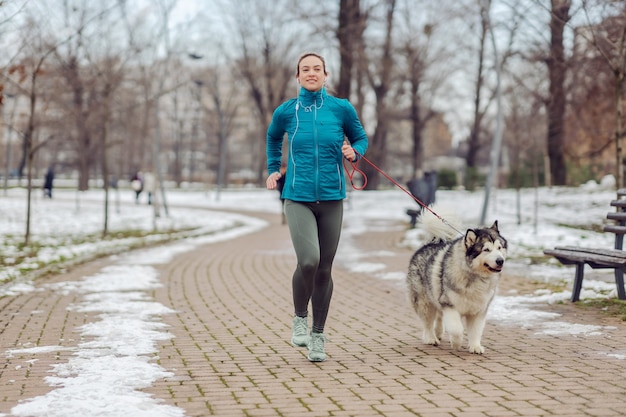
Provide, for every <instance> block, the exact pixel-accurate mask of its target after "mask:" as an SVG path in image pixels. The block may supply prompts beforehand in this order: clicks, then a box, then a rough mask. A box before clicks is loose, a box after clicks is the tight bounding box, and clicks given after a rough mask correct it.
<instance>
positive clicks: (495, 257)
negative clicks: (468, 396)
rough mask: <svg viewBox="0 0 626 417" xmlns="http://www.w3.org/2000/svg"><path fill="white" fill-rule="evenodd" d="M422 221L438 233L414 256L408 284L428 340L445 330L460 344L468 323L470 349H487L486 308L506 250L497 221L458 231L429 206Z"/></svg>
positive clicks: (431, 342)
mask: <svg viewBox="0 0 626 417" xmlns="http://www.w3.org/2000/svg"><path fill="white" fill-rule="evenodd" d="M457 223H458V222H457ZM450 225H452V223H450ZM420 226H421V227H423V228H424V229H425V230H426V232H428V233H430V234H432V235H433V236H434V238H433V240H432V241H431V242H430V243H427V244H425V245H424V246H422V247H421V248H420V249H418V250H417V251H416V252H415V254H414V255H413V257H412V258H411V262H410V263H409V272H408V274H407V284H408V287H409V296H410V301H411V303H412V305H413V308H414V309H415V311H416V312H417V315H418V316H419V318H420V319H421V321H422V322H423V325H424V334H423V341H424V343H426V344H429V345H439V344H440V342H441V339H442V337H443V333H444V331H445V332H447V333H448V335H449V337H450V344H451V346H452V348H453V349H460V348H461V344H462V342H463V331H464V326H465V329H466V330H467V337H468V342H469V351H470V352H471V353H478V354H482V353H484V352H485V348H484V347H483V346H482V345H481V344H480V340H481V337H482V333H483V330H484V327H485V319H486V315H487V309H488V308H489V304H491V301H492V300H493V297H494V296H495V294H496V289H497V286H498V280H499V278H500V272H501V271H502V267H503V266H504V260H505V258H506V252H507V242H506V239H505V238H504V237H502V236H501V235H500V232H499V230H498V221H497V220H496V221H495V222H494V223H493V225H492V226H491V227H483V228H476V229H467V231H466V232H465V236H457V232H456V231H455V229H454V228H453V227H450V226H449V225H446V224H444V223H443V222H442V221H441V220H440V219H438V218H436V217H435V216H434V215H432V214H430V213H429V212H428V210H424V212H423V213H422V216H421V218H420ZM459 234H460V232H459Z"/></svg>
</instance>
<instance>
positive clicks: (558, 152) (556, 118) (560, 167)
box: [546, 0, 572, 185]
mask: <svg viewBox="0 0 626 417" xmlns="http://www.w3.org/2000/svg"><path fill="white" fill-rule="evenodd" d="M550 4H551V18H550V35H551V39H550V53H549V55H548V59H547V62H546V63H547V65H548V76H549V78H550V96H549V98H548V108H547V110H548V137H547V143H548V157H549V159H550V177H551V183H552V184H554V185H565V183H566V181H567V168H566V166H565V156H564V149H563V141H564V140H563V136H564V129H563V128H564V120H565V76H566V68H567V63H566V59H565V52H564V46H563V32H564V28H565V25H566V24H567V22H568V21H569V19H570V15H569V10H570V7H571V5H572V3H571V1H570V0H551V3H550Z"/></svg>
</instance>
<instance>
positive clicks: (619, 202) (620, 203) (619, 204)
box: [611, 199, 626, 208]
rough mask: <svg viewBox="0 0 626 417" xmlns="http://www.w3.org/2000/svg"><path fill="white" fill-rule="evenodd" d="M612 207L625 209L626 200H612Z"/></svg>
mask: <svg viewBox="0 0 626 417" xmlns="http://www.w3.org/2000/svg"><path fill="white" fill-rule="evenodd" d="M611 206H613V207H621V208H624V207H626V199H621V200H612V201H611Z"/></svg>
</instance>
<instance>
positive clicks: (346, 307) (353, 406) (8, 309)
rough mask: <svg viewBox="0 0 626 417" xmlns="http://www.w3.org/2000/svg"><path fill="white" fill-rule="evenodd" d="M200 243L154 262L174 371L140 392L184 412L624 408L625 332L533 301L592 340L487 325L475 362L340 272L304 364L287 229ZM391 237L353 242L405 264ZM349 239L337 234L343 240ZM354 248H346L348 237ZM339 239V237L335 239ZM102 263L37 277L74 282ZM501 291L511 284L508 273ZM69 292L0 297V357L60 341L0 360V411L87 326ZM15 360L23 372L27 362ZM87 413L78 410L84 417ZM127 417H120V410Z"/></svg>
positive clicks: (373, 286) (32, 389)
mask: <svg viewBox="0 0 626 417" xmlns="http://www.w3.org/2000/svg"><path fill="white" fill-rule="evenodd" d="M266 218H268V219H269V220H270V221H271V226H270V227H269V228H266V229H264V230H262V231H260V232H257V233H254V234H252V235H248V236H244V237H240V238H236V239H233V240H230V241H226V242H220V243H218V244H212V245H206V246H204V247H201V248H198V249H196V250H193V251H191V252H187V253H184V254H182V255H179V256H178V257H176V258H175V259H174V260H173V261H172V262H170V263H168V264H167V265H162V266H159V267H158V268H159V270H160V272H161V281H162V282H163V284H165V285H164V286H163V288H161V289H158V290H156V291H154V292H153V294H152V295H153V296H154V298H155V300H156V301H158V302H160V303H162V304H164V305H166V306H168V307H170V308H172V309H174V310H175V311H176V313H175V314H170V315H166V316H164V317H163V320H164V322H166V323H167V324H168V325H169V326H170V328H169V331H170V332H171V333H172V334H174V335H175V338H172V339H170V340H167V341H164V342H163V341H162V342H159V353H158V355H159V361H158V363H159V364H160V365H161V366H162V367H164V368H165V369H167V370H168V371H171V372H173V373H174V375H175V376H174V377H173V378H168V379H167V380H160V381H158V382H157V383H155V384H154V385H153V386H152V387H151V388H149V389H147V390H146V392H149V393H150V394H152V395H153V396H154V397H155V398H159V399H162V400H164V401H165V402H166V403H168V404H171V405H175V406H177V407H179V408H182V409H184V410H185V413H186V415H187V416H211V415H215V416H288V417H291V416H358V417H362V416H427V417H444V416H446V417H448V416H463V417H472V416H568V417H576V416H621V415H624V414H625V413H626V366H625V365H626V326H625V325H624V323H623V322H621V321H619V320H618V319H615V318H609V317H605V316H603V315H601V314H600V313H596V312H590V311H585V312H583V311H582V310H581V309H579V308H578V307H575V306H571V305H568V304H563V305H555V306H551V307H545V308H546V309H550V310H552V311H558V312H559V313H561V314H563V316H562V317H560V318H559V320H560V321H568V322H571V323H579V324H595V325H600V326H605V327H604V328H603V330H602V332H601V334H599V335H583V336H580V335H579V336H571V335H547V334H545V333H541V332H537V331H536V329H534V328H533V326H532V325H528V326H520V325H503V324H500V323H499V322H497V321H493V320H492V321H490V322H489V323H488V325H487V327H486V329H485V336H484V339H483V342H484V343H483V344H484V346H485V347H486V351H485V354H484V355H482V356H479V355H471V354H469V353H467V352H465V351H462V352H454V351H451V350H450V349H449V348H448V346H447V345H444V347H441V348H440V347H432V346H426V345H423V344H422V343H421V340H420V336H421V327H420V325H419V324H418V322H417V319H416V316H415V313H414V312H413V311H412V310H411V309H410V307H409V305H408V303H407V300H406V295H405V291H404V286H403V285H402V283H400V282H398V281H394V280H381V279H376V278H372V277H371V276H368V275H367V274H365V273H363V274H359V273H354V272H349V271H347V270H346V269H343V268H341V262H342V261H341V260H340V259H338V261H337V267H336V269H335V272H334V279H335V293H334V297H333V302H332V305H331V312H330V315H329V319H328V323H327V329H326V331H327V336H328V339H329V341H328V342H327V345H326V350H327V353H328V359H327V360H326V362H323V363H317V364H314V363H310V362H309V361H308V360H307V359H306V350H305V349H303V348H294V347H292V346H291V345H290V343H289V337H290V326H291V317H292V303H291V283H290V277H291V273H292V269H293V267H294V256H293V252H292V249H291V244H290V241H289V235H288V231H287V228H286V226H282V225H280V224H279V218H278V216H266ZM400 236H401V232H400V231H396V232H370V233H368V234H367V235H364V236H361V237H360V238H359V245H360V247H361V248H362V249H365V250H376V249H380V251H385V252H384V253H383V252H380V253H378V254H374V255H372V256H371V257H369V258H368V259H367V261H368V262H382V263H386V264H387V265H389V268H390V270H391V271H397V270H398V269H400V270H404V269H405V268H406V264H407V262H408V259H409V257H410V255H411V253H410V252H409V251H408V250H403V249H398V248H397V242H398V240H399V239H400ZM347 239H349V237H348V238H347ZM353 243H354V242H353ZM342 244H343V243H342ZM106 263H107V260H100V261H96V262H91V263H89V264H86V265H83V266H80V267H78V268H75V269H74V270H72V271H70V272H68V273H66V274H62V275H58V276H55V277H53V278H50V279H47V280H46V282H61V281H68V280H77V279H80V278H81V277H82V276H85V275H88V274H93V273H94V272H96V271H98V270H99V269H100V268H102V267H103V266H104V265H106ZM506 279H507V284H506V287H507V288H511V287H514V283H515V281H516V278H514V277H507V278H506ZM75 297H76V295H72V294H61V293H52V292H51V291H47V290H45V289H42V290H40V291H35V292H31V293H27V294H23V295H19V296H11V297H5V298H2V299H0V338H1V344H0V355H1V352H4V351H6V350H7V349H11V348H14V347H16V346H24V345H28V344H29V343H30V345H31V346H46V345H58V346H60V347H61V348H59V350H58V351H55V352H50V353H48V354H38V355H37V356H36V357H37V361H30V362H28V359H29V358H28V357H24V356H21V357H4V356H0V413H6V414H7V415H9V412H10V410H11V408H12V407H13V406H15V405H16V404H17V403H18V401H20V400H24V399H28V398H32V397H34V396H36V395H41V394H44V393H46V392H49V391H50V390H51V389H52V388H51V387H49V386H48V385H46V384H45V382H44V380H43V378H44V377H45V376H47V375H49V371H50V365H51V364H54V363H63V362H66V361H67V360H68V357H69V356H70V355H71V352H69V351H65V350H63V349H62V347H63V346H68V347H70V346H75V345H76V341H75V340H74V339H73V338H74V337H76V332H75V328H76V327H77V326H79V325H81V324H84V323H87V322H89V321H90V320H92V319H93V317H91V316H90V315H89V314H85V313H77V312H75V311H71V310H68V309H67V306H68V305H70V304H72V303H73V302H75V301H76V300H75V299H74V298H75ZM25 363H27V365H25ZM86 417H87V416H86ZM125 417H132V416H125Z"/></svg>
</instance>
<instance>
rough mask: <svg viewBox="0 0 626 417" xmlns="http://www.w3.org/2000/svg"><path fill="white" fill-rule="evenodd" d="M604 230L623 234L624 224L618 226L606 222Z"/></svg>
mask: <svg viewBox="0 0 626 417" xmlns="http://www.w3.org/2000/svg"><path fill="white" fill-rule="evenodd" d="M604 231H605V232H609V233H615V234H616V235H625V234H626V226H619V225H616V224H607V225H606V226H604Z"/></svg>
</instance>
